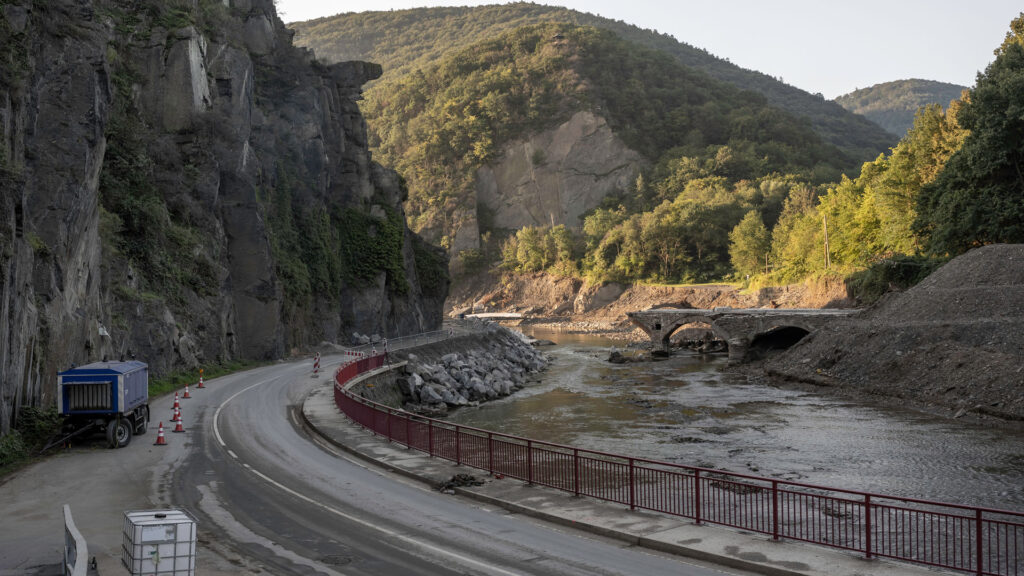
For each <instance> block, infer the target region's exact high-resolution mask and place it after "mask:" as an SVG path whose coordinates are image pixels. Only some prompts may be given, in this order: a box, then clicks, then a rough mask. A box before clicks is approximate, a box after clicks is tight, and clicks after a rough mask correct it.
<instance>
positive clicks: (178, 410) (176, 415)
mask: <svg viewBox="0 0 1024 576" xmlns="http://www.w3.org/2000/svg"><path fill="white" fill-rule="evenodd" d="M179 421H181V408H180V407H179V406H175V407H174V416H171V422H179Z"/></svg>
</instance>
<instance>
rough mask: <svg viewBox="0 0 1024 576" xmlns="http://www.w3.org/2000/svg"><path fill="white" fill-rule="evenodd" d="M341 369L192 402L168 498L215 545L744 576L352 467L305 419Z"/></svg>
mask: <svg viewBox="0 0 1024 576" xmlns="http://www.w3.org/2000/svg"><path fill="white" fill-rule="evenodd" d="M339 359H340V358H335V359H334V361H333V362H332V361H325V362H324V367H325V368H324V372H325V373H324V375H323V376H321V377H320V378H319V379H313V378H310V376H309V370H310V364H309V363H308V362H303V363H294V364H277V365H273V366H268V367H264V368H259V369H255V370H250V371H247V372H243V373H239V374H234V375H231V376H226V377H222V378H219V379H216V380H212V381H210V382H208V383H207V386H206V388H205V389H204V390H193V392H192V397H193V398H192V399H190V400H182V406H183V411H184V412H185V425H186V429H187V435H188V437H189V439H190V441H191V443H192V449H191V450H189V451H188V452H187V453H186V454H184V455H183V456H182V458H181V460H180V461H179V462H178V463H177V464H176V465H175V466H174V467H173V469H174V473H173V476H172V480H171V481H170V482H167V483H166V485H165V486H164V487H163V489H161V492H163V491H166V494H164V495H163V496H162V497H161V498H160V500H167V501H168V502H171V503H173V505H175V506H182V507H185V508H187V509H189V510H192V511H194V512H195V513H196V515H197V517H198V520H199V526H200V546H201V547H202V546H203V545H204V544H208V545H210V546H223V548H222V549H220V550H219V552H220V554H221V555H223V556H225V558H227V559H228V561H229V562H232V563H234V564H235V565H238V566H239V567H240V568H241V567H242V566H246V567H247V568H259V569H261V570H263V571H266V572H270V573H273V574H325V575H332V576H333V575H338V574H343V575H363V574H365V575H371V574H372V575H408V574H426V575H435V574H436V575H449V574H450V575H456V574H488V575H491V574H493V575H498V576H512V575H526V574H540V575H580V576H584V575H587V576H591V575H609V576H610V575H634V574H644V575H652V576H653V575H659V574H666V575H667V574H672V575H691V576H711V575H720V574H742V572H738V571H735V570H729V569H720V568H716V567H713V566H707V565H699V564H697V563H691V562H689V561H686V560H682V559H679V558H677V557H673V556H668V555H662V554H660V553H657V552H652V551H648V550H643V549H638V548H636V547H632V546H629V545H627V544H624V543H622V542H618V541H612V540H607V539H602V538H598V537H594V536H590V535H585V534H583V533H579V532H575V531H572V530H567V529H565V528H562V527H555V526H553V525H548V524H545V523H543V522H540V521H536V520H533V519H528V518H524V517H521V516H517V515H513V514H510V513H508V512H506V511H504V510H496V509H489V508H487V507H485V506H481V505H480V504H478V503H475V502H472V501H470V500H466V499H462V498H459V497H451V496H441V495H439V494H438V493H436V492H433V491H431V490H429V488H427V487H426V486H423V485H421V484H417V483H414V482H410V481H407V480H405V479H402V478H399V477H397V476H393V475H390V474H388V473H386V472H383V471H380V470H377V469H374V468H372V467H370V466H368V465H365V464H363V463H361V462H358V461H355V460H352V459H349V458H348V457H347V456H345V455H342V454H340V453H338V452H336V451H335V450H333V449H332V448H330V447H329V446H327V445H326V444H324V443H323V442H321V441H318V439H317V438H310V437H309V436H307V435H306V434H305V433H304V432H303V431H302V429H301V427H300V426H299V425H298V422H297V419H296V417H297V414H298V411H299V410H301V404H302V402H303V400H304V399H305V397H306V395H307V394H308V393H309V392H310V391H311V390H312V389H313V387H315V386H326V385H328V384H329V382H330V373H331V372H332V371H333V366H334V365H336V364H337V361H338V360H339ZM325 360H328V359H325ZM160 404H170V402H168V401H167V400H164V399H161V400H160V401H157V402H156V403H155V405H154V407H153V410H154V413H155V416H154V420H159V419H161V417H162V415H163V413H164V408H165V407H164V406H162V405H160ZM166 412H167V414H169V413H170V406H169V405H168V406H167V407H166ZM189 414H191V418H192V424H191V427H189ZM172 436H174V437H179V436H180V435H172V434H170V433H169V434H168V437H169V440H172V439H173V438H171V437H172ZM148 440H149V437H148V436H147V437H146V438H145V439H139V441H148ZM204 535H206V536H204ZM214 536H215V537H214ZM204 540H205V542H204ZM210 540H215V541H216V542H211V541H210ZM232 556H236V557H235V558H231V557H232Z"/></svg>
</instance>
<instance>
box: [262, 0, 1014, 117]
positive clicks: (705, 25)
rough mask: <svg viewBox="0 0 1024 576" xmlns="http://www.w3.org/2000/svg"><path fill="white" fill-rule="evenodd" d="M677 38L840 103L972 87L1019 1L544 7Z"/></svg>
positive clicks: (290, 4)
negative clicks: (888, 91)
mask: <svg viewBox="0 0 1024 576" xmlns="http://www.w3.org/2000/svg"><path fill="white" fill-rule="evenodd" d="M506 3H507V2H494V1H491V2H487V1H484V2H458V1H455V2H431V1H416V0H405V1H399V0H343V1H334V2H329V1H326V0H277V7H278V11H279V13H280V15H281V18H282V19H283V20H284V21H285V22H293V21H297V20H309V19H311V18H318V17H320V16H331V15H333V14H338V13H341V12H363V11H367V10H390V9H395V10H400V9H406V8H416V7H423V6H464V5H480V4H506ZM537 3H538V4H547V5H552V6H554V5H557V6H565V7H568V8H572V9H574V10H579V11H581V12H590V13H593V14H599V15H601V16H604V17H606V18H612V19H615V20H623V21H625V22H628V23H630V24H635V25H636V26H640V27H641V28H649V29H653V30H657V31H658V32H663V33H667V34H671V35H672V36H674V37H675V38H677V39H678V40H680V41H682V42H685V43H687V44H690V45H693V46H697V47H699V48H706V49H707V50H708V51H709V52H711V53H712V54H715V55H717V56H720V57H722V58H728V59H729V60H730V61H732V62H733V63H734V64H738V65H740V66H742V67H744V68H750V69H754V70H758V71H760V72H764V73H765V74H769V75H771V76H775V77H778V78H782V80H783V81H784V82H786V83H787V84H792V85H794V86H797V87H799V88H802V89H804V90H806V91H808V92H821V93H822V94H824V95H825V96H826V97H827V98H834V97H836V96H839V95H841V94H845V93H847V92H850V91H852V90H855V89H857V88H865V87H867V86H871V85H872V84H878V83H880V82H888V81H890V80H900V79H904V78H926V79H929V80H941V81H943V82H952V83H955V84H962V85H965V86H973V85H974V79H975V76H976V75H977V73H978V72H979V71H982V70H984V69H985V66H987V65H988V64H989V62H991V61H992V58H993V55H992V51H993V50H994V49H995V48H996V46H998V45H999V44H1000V43H1001V42H1002V40H1003V38H1004V36H1005V35H1006V32H1007V31H1008V30H1009V24H1010V21H1011V20H1012V19H1013V18H1015V17H1016V16H1017V15H1018V14H1020V13H1021V12H1022V11H1024V3H1021V2H1020V1H1019V0H973V1H972V0H856V1H853V2H839V1H835V0H700V1H691V0H676V1H656V0H561V1H559V0H545V1H541V2H537Z"/></svg>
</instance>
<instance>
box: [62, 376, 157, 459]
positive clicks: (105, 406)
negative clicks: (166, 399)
mask: <svg viewBox="0 0 1024 576" xmlns="http://www.w3.org/2000/svg"><path fill="white" fill-rule="evenodd" d="M57 402H58V407H59V409H60V413H61V414H63V415H64V416H65V418H66V419H67V422H68V425H69V426H70V427H73V428H75V429H78V430H80V429H83V428H92V427H96V426H100V427H103V428H104V429H105V430H106V433H107V442H108V443H109V444H110V446H111V447H112V448H120V447H122V446H126V445H127V444H128V442H130V441H131V439H132V434H133V433H134V434H145V432H146V428H147V426H148V425H149V366H147V365H146V363H145V362H138V361H136V360H131V361H128V362H93V363H92V364H86V365H85V366H78V367H76V368H72V369H70V370H66V371H64V372H60V373H59V374H57Z"/></svg>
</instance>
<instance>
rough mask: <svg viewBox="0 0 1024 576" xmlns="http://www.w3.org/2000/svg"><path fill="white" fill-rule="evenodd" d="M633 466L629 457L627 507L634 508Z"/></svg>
mask: <svg viewBox="0 0 1024 576" xmlns="http://www.w3.org/2000/svg"><path fill="white" fill-rule="evenodd" d="M635 470H636V469H635V468H634V467H633V459H632V458H630V459H629V509H630V510H636V482H635V480H636V472H635Z"/></svg>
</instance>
